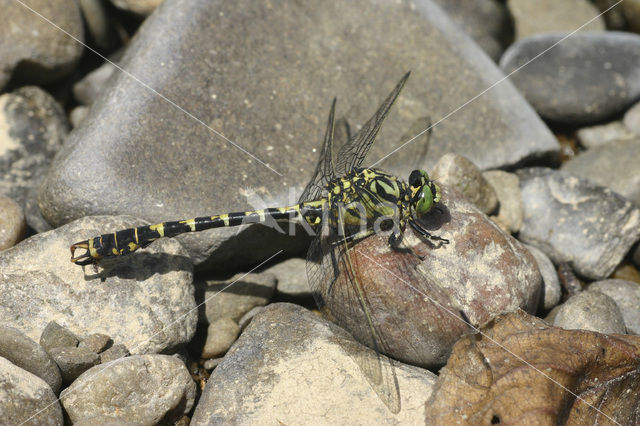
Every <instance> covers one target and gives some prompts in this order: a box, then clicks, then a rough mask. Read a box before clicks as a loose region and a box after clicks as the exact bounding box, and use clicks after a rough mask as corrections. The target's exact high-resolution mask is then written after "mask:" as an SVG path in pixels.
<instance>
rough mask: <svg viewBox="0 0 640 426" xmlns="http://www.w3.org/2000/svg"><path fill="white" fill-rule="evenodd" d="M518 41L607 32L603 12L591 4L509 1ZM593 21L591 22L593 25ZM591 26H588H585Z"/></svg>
mask: <svg viewBox="0 0 640 426" xmlns="http://www.w3.org/2000/svg"><path fill="white" fill-rule="evenodd" d="M507 6H508V7H509V12H511V16H512V17H513V20H514V26H515V29H516V39H517V40H519V39H522V38H525V37H528V36H530V35H533V34H538V33H548V32H553V31H566V32H571V31H575V30H577V29H578V28H580V31H604V30H605V24H604V20H603V19H602V17H599V16H598V15H600V11H599V10H598V9H597V8H596V7H595V6H594V5H593V4H592V3H591V2H589V1H588V0H560V1H558V0H509V1H508V3H507ZM590 21H591V22H590ZM587 22H589V24H587V25H585V23H587Z"/></svg>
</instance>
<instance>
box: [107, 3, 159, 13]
mask: <svg viewBox="0 0 640 426" xmlns="http://www.w3.org/2000/svg"><path fill="white" fill-rule="evenodd" d="M163 1H164V0H111V3H113V4H114V6H116V7H119V8H120V9H124V10H127V11H129V12H133V13H137V14H139V15H149V14H150V13H151V12H153V11H154V10H155V9H156V8H157V7H158V6H159V5H160V4H162V2H163Z"/></svg>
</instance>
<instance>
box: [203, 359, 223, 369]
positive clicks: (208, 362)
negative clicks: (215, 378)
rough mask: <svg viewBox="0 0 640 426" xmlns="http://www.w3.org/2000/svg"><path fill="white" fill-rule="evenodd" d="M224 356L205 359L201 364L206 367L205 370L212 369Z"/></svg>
mask: <svg viewBox="0 0 640 426" xmlns="http://www.w3.org/2000/svg"><path fill="white" fill-rule="evenodd" d="M223 359H224V358H212V359H208V360H206V361H205V362H204V363H203V364H202V366H203V367H204V368H205V369H206V370H213V369H214V368H216V367H217V366H218V365H220V363H221V362H222V360H223Z"/></svg>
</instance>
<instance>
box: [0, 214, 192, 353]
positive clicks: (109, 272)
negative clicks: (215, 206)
mask: <svg viewBox="0 0 640 426" xmlns="http://www.w3.org/2000/svg"><path fill="white" fill-rule="evenodd" d="M141 224H142V223H141V222H140V221H139V220H136V219H134V218H127V217H111V216H96V217H91V218H84V219H81V220H78V221H75V222H73V223H70V224H68V225H65V226H62V227H60V228H57V229H54V230H52V231H49V232H44V233H41V234H37V235H34V236H32V237H30V238H27V239H26V240H24V241H22V242H21V243H19V244H18V245H16V246H15V247H12V248H10V249H8V250H5V251H3V252H0V270H2V274H0V306H2V307H3V309H1V310H0V323H3V324H6V325H9V326H11V327H15V328H17V329H19V330H20V331H22V332H23V333H25V334H26V335H27V336H29V337H30V338H32V339H34V340H35V339H39V338H40V334H42V331H43V330H44V329H45V326H46V325H47V324H48V323H49V322H50V321H56V322H57V323H58V324H60V325H62V326H64V327H66V328H68V329H69V330H71V331H72V332H73V333H75V334H76V335H79V336H86V335H88V334H92V333H103V334H108V335H109V336H111V338H112V339H113V340H114V341H115V342H118V343H122V344H124V345H126V346H127V347H128V348H129V350H130V351H131V353H154V352H161V351H167V350H170V349H171V348H174V347H177V346H179V345H181V344H184V343H186V342H189V341H190V340H191V338H192V337H193V334H194V333H195V329H196V324H197V310H196V304H195V299H194V288H193V285H192V281H193V273H192V267H193V266H192V264H191V261H190V260H189V258H188V257H187V254H186V252H185V250H184V249H183V248H182V246H180V244H179V243H178V242H177V241H175V240H171V239H162V240H159V241H156V242H155V243H153V244H151V245H150V246H149V247H148V248H147V249H146V250H144V251H143V252H139V253H133V254H131V255H129V256H124V257H119V258H116V259H112V261H111V262H109V261H108V260H105V261H103V262H102V263H101V264H100V266H99V267H98V272H95V271H94V270H93V268H91V267H81V266H78V265H76V264H73V263H71V262H70V261H69V246H70V245H71V244H72V243H75V242H78V241H82V240H83V239H86V238H88V237H92V236H96V235H100V234H102V233H106V232H111V231H114V230H117V229H121V228H129V227H131V226H133V225H141Z"/></svg>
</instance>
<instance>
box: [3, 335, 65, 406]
mask: <svg viewBox="0 0 640 426" xmlns="http://www.w3.org/2000/svg"><path fill="white" fill-rule="evenodd" d="M0 357H2V358H5V359H6V360H8V361H11V362H12V363H13V364H14V365H16V366H17V367H20V368H22V369H23V370H26V371H28V372H29V373H32V374H35V375H36V376H38V377H39V378H41V379H42V380H44V381H45V382H47V384H48V385H49V387H50V388H51V390H52V391H53V393H55V394H58V392H59V391H60V386H61V385H62V376H60V370H59V369H58V366H57V365H56V363H55V362H54V361H53V360H52V359H51V357H50V356H49V355H48V354H47V352H46V351H45V350H44V349H43V348H42V346H40V345H39V344H37V343H36V342H34V341H33V340H31V339H30V338H28V337H27V336H25V335H24V334H23V333H21V332H20V331H19V330H17V329H15V328H13V327H7V326H5V325H0Z"/></svg>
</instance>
